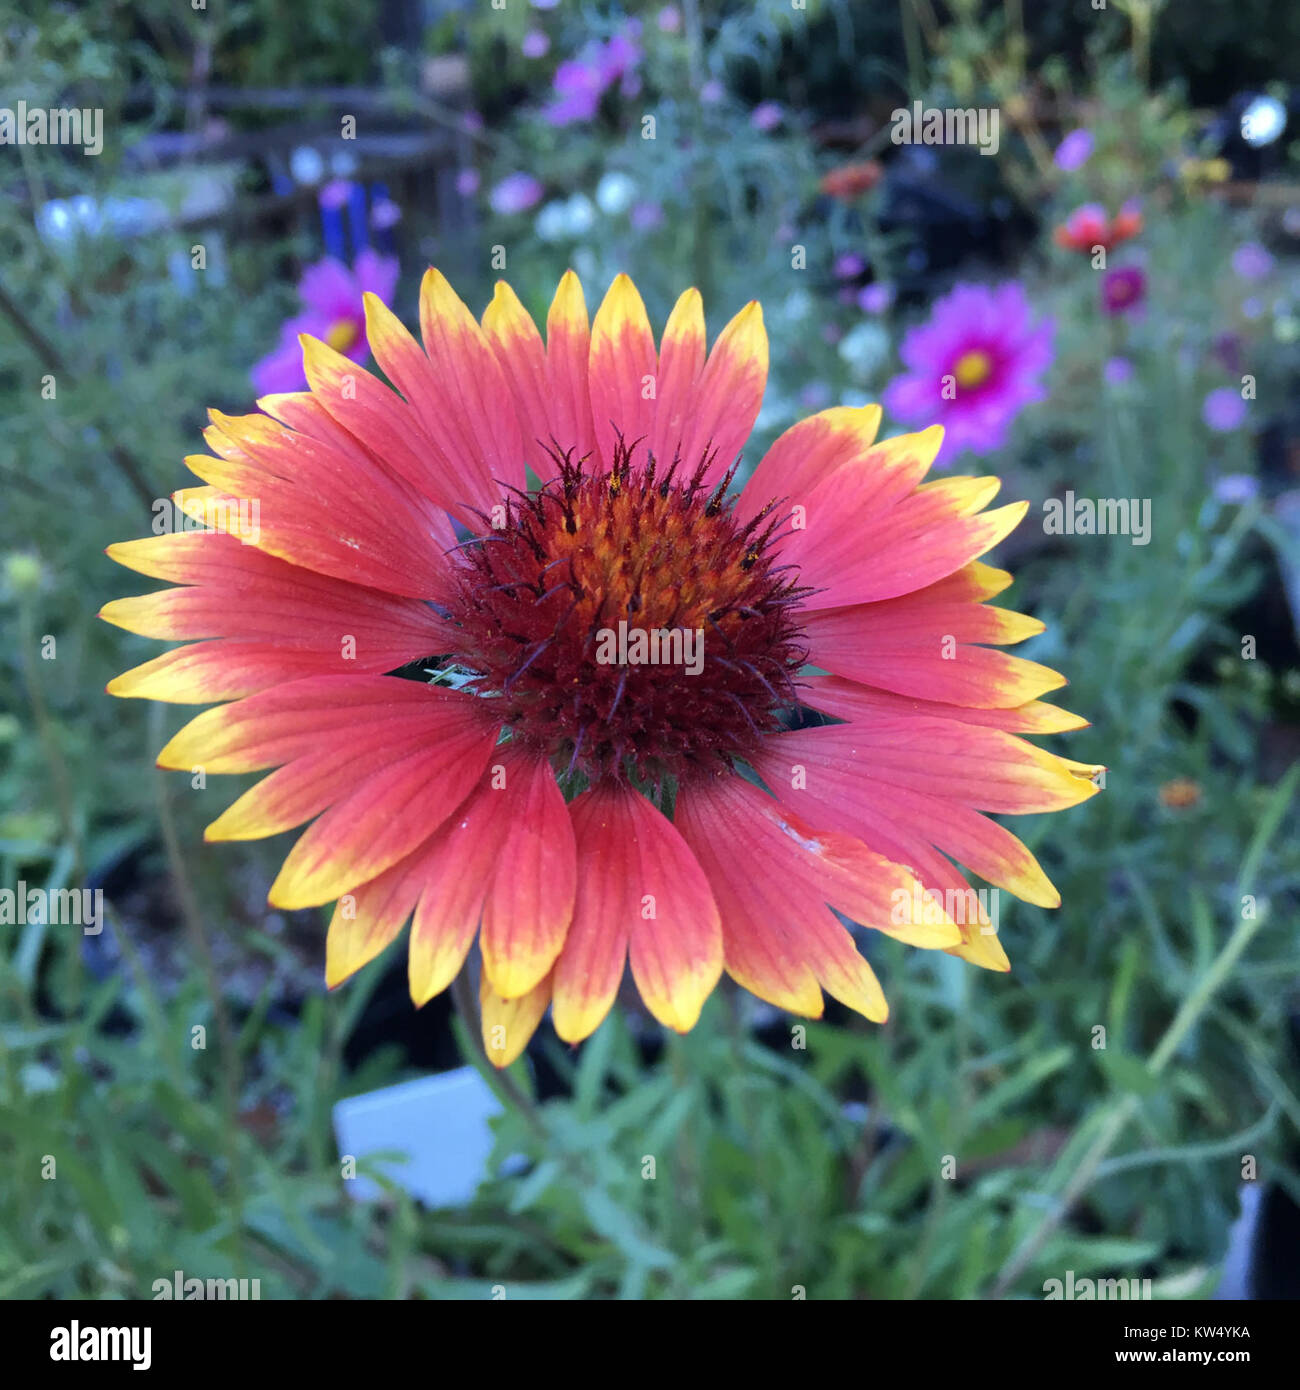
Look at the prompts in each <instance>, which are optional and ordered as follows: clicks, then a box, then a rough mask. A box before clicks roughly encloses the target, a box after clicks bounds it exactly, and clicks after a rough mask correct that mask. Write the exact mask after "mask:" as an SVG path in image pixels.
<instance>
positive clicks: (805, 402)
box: [799, 381, 832, 411]
mask: <svg viewBox="0 0 1300 1390" xmlns="http://www.w3.org/2000/svg"><path fill="white" fill-rule="evenodd" d="M831 399H832V393H831V388H830V387H829V386H827V384H826V383H825V382H824V381H810V382H809V383H808V384H807V385H806V386H805V387H804V388H803V390H801V391H800V392H799V404H800V405H801V406H802V407H803V409H804V410H812V411H817V410H825V408H826V407H827V406H828V405H830V403H831Z"/></svg>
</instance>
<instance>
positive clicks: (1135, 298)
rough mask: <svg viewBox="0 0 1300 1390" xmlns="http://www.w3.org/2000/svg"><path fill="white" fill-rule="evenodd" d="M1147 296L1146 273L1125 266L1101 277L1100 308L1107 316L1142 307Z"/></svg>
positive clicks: (1136, 267) (1138, 268) (1130, 266)
mask: <svg viewBox="0 0 1300 1390" xmlns="http://www.w3.org/2000/svg"><path fill="white" fill-rule="evenodd" d="M1146 296H1147V276H1146V271H1144V270H1142V269H1141V268H1140V267H1139V266H1135V265H1126V266H1121V267H1119V268H1118V269H1116V270H1108V271H1107V272H1106V273H1105V275H1103V276H1102V277H1101V307H1102V308H1103V309H1104V310H1105V311H1106V312H1107V313H1108V314H1127V313H1131V312H1132V311H1133V310H1135V309H1140V308H1141V307H1142V303H1143V301H1144V300H1145V299H1146Z"/></svg>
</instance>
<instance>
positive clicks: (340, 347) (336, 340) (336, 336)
mask: <svg viewBox="0 0 1300 1390" xmlns="http://www.w3.org/2000/svg"><path fill="white" fill-rule="evenodd" d="M359 331H360V330H359V329H358V328H357V325H356V322H355V321H354V320H353V319H335V320H334V322H333V323H332V324H330V327H329V332H328V333H326V335H325V341H326V342H327V343H328V344H329V345H330V347H332V348H333V349H334V351H335V352H346V351H347V350H348V349H349V348H350V347H351V346H352V344H353V343H355V342H356V340H357V334H358V332H359Z"/></svg>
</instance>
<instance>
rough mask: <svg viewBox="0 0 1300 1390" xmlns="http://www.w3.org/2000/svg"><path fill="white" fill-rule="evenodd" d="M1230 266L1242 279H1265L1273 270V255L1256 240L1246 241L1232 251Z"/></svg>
mask: <svg viewBox="0 0 1300 1390" xmlns="http://www.w3.org/2000/svg"><path fill="white" fill-rule="evenodd" d="M1232 268H1233V270H1235V271H1236V272H1237V274H1238V275H1240V276H1241V278H1242V279H1243V280H1265V279H1267V278H1268V276H1269V275H1271V274H1272V272H1273V257H1272V256H1271V255H1270V254H1269V253H1268V252H1267V251H1266V250H1265V249H1264V248H1263V247H1262V246H1261V245H1260V244H1259V242H1257V241H1247V242H1245V243H1244V244H1243V245H1241V246H1238V247H1237V249H1236V250H1235V251H1234V252H1233V253H1232Z"/></svg>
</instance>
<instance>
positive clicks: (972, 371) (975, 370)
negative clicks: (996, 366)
mask: <svg viewBox="0 0 1300 1390" xmlns="http://www.w3.org/2000/svg"><path fill="white" fill-rule="evenodd" d="M952 374H953V376H955V377H956V378H957V385H958V386H960V387H961V388H962V389H963V390H964V391H970V390H971V389H973V388H974V387H976V386H983V385H984V383H985V382H986V381H987V380H988V379H989V377H990V376H992V374H993V359H992V358H991V357H990V356H989V355H988V353H987V352H982V351H981V350H980V349H979V348H975V349H974V350H973V351H971V352H963V353H962V355H961V356H960V357H959V358H958V359H957V364H956V366H954V367H953V369H952Z"/></svg>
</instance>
